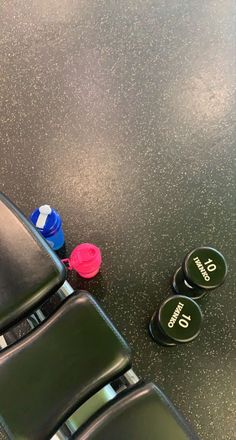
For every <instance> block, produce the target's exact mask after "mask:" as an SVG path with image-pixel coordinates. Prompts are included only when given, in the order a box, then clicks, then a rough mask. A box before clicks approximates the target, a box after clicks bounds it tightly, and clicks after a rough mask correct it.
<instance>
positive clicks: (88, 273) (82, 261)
mask: <svg viewBox="0 0 236 440" xmlns="http://www.w3.org/2000/svg"><path fill="white" fill-rule="evenodd" d="M101 263H102V256H101V251H100V249H99V248H98V247H97V246H95V245H94V244H91V243H82V244H79V245H78V246H76V247H75V249H74V250H73V251H72V253H71V255H70V258H69V264H70V267H71V269H74V270H76V271H77V272H78V273H79V274H80V276H81V277H83V278H92V277H94V276H95V275H97V273H98V272H99V269H100V266H101Z"/></svg>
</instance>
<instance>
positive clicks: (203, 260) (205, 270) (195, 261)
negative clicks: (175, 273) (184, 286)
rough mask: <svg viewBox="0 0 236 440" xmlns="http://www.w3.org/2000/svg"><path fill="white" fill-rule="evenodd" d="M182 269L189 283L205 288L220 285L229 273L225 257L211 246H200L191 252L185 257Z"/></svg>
mask: <svg viewBox="0 0 236 440" xmlns="http://www.w3.org/2000/svg"><path fill="white" fill-rule="evenodd" d="M182 269H183V275H184V277H185V278H186V281H187V282H189V284H191V285H192V286H193V287H195V286H196V287H199V288H201V289H204V290H211V289H215V288H216V287H218V286H220V285H221V284H222V283H223V282H224V279H225V277H226V274H227V264H226V261H225V258H224V257H223V255H222V254H221V253H220V252H219V251H217V250H216V249H213V248H211V247H200V248H197V249H194V250H193V251H192V252H190V253H189V254H188V255H187V256H186V257H185V259H184V262H183V267H182Z"/></svg>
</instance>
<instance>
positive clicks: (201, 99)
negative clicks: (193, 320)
mask: <svg viewBox="0 0 236 440" xmlns="http://www.w3.org/2000/svg"><path fill="white" fill-rule="evenodd" d="M235 38H236V4H235V1H234V0H214V1H213V0H212V1H211V0H209V1H202V0H188V1H183V0H171V1H170V0H166V1H164V0H124V1H123V0H120V1H119V2H118V1H115V0H113V1H112V0H110V1H109V0H107V1H105V0H104V1H103V0H96V1H95V0H94V1H90V0H81V1H79V0H74V1H72V0H71V1H67V0H35V1H33V2H32V1H28V0H11V1H3V2H2V4H1V8H0V65H1V68H0V69H1V75H0V102H1V108H0V124H1V126H0V151H1V162H0V172H1V178H0V189H1V190H2V191H3V192H5V193H6V194H7V195H8V196H9V197H10V198H12V200H13V201H15V203H16V204H17V205H18V206H19V207H20V208H21V209H22V210H23V211H24V212H25V213H26V214H29V213H30V211H31V210H32V209H34V208H35V206H38V205H39V204H42V203H50V204H52V205H53V206H54V207H55V208H57V209H58V210H59V212H60V213H61V215H62V217H63V220H64V230H65V235H66V241H67V250H68V252H69V251H71V250H72V248H73V246H75V245H76V244H77V243H78V242H81V241H91V242H95V243H96V244H98V245H99V246H101V248H102V252H103V259H104V263H103V267H102V272H101V274H100V275H99V276H98V277H97V278H96V279H94V280H92V281H90V282H83V281H82V280H79V279H77V278H76V277H75V276H74V277H72V279H71V282H72V284H73V286H74V287H77V288H78V287H85V288H87V289H89V290H90V291H91V293H93V294H94V295H95V296H96V297H97V298H98V299H99V300H100V302H101V304H102V305H103V307H104V309H105V310H106V311H107V313H108V314H109V315H110V317H111V318H112V319H113V321H114V322H115V324H117V326H118V328H119V329H120V330H121V331H122V332H123V334H124V335H125V336H126V338H127V340H128V341H129V342H130V344H131V346H132V347H133V353H134V369H135V371H136V372H137V373H138V374H139V375H140V376H142V377H144V378H146V379H147V380H153V381H155V382H156V383H157V384H159V385H160V386H161V387H162V388H163V389H164V391H165V392H166V393H167V394H168V395H169V396H170V397H171V398H172V400H173V401H174V403H175V404H176V405H177V406H178V407H179V408H180V409H181V410H182V412H183V413H184V414H185V415H186V417H187V418H188V419H189V420H190V421H191V423H192V424H193V426H194V427H195V429H196V430H197V432H198V433H199V435H200V437H201V438H202V439H204V440H232V439H234V438H235V432H236V426H235V411H236V408H235V395H234V390H235V382H236V380H235V370H236V362H235V358H236V350H235V334H234V335H233V329H234V328H235V305H236V299H235V276H234V275H235V274H234V271H235V235H234V234H235V229H234V226H235V217H234V216H235V180H234V168H233V159H234V158H235V135H236V109H235V73H236V59H235V54H236V47H235V41H236V39H235ZM201 244H211V245H213V246H216V247H218V248H219V249H220V250H221V251H222V252H223V253H224V254H225V256H226V258H227V260H228V263H229V275H228V279H227V281H226V283H225V285H224V286H223V287H221V288H220V289H218V290H217V291H216V292H214V293H211V294H210V295H208V297H207V298H204V300H202V301H201V304H202V308H203V311H204V314H205V322H204V328H203V330H202V332H201V335H200V337H199V339H198V340H196V341H195V342H193V343H192V344H188V345H187V344H186V345H184V346H178V347H176V348H171V349H168V348H161V347H159V346H157V345H155V343H154V342H152V340H151V339H150V338H149V336H148V332H147V324H148V321H149V318H150V316H151V315H152V313H153V311H154V309H155V307H156V305H157V304H158V302H159V301H160V300H161V299H163V298H164V297H165V296H166V295H167V293H168V292H169V291H170V277H171V275H172V273H173V271H174V269H175V268H176V267H177V266H178V265H179V264H180V262H181V260H182V258H183V256H184V254H185V252H186V251H187V250H189V249H191V248H192V247H194V246H195V245H201Z"/></svg>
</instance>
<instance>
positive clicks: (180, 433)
mask: <svg viewBox="0 0 236 440" xmlns="http://www.w3.org/2000/svg"><path fill="white" fill-rule="evenodd" d="M72 438H73V440H88V439H89V440H106V439H107V440H108V439H112V440H121V439H122V440H190V439H191V440H197V437H196V436H195V434H193V432H192V431H191V429H190V427H189V426H188V424H187V423H186V422H185V420H184V419H183V417H181V416H180V414H179V413H178V412H177V411H176V409H175V407H174V406H173V404H172V403H171V402H170V401H169V400H168V399H167V397H166V396H165V395H164V394H163V393H162V392H161V391H160V390H159V388H157V387H156V386H155V385H153V384H147V385H144V384H138V385H137V386H135V387H132V388H130V389H128V390H127V391H124V392H122V393H120V394H119V395H118V396H117V397H116V398H115V399H114V400H113V401H111V402H109V403H108V404H107V405H106V406H105V407H104V408H102V409H101V410H100V411H98V413H97V414H95V415H94V417H92V418H91V419H90V420H89V421H88V422H87V423H86V424H85V425H84V426H83V427H81V428H80V429H79V430H78V431H77V433H76V434H74V436H73V437H72Z"/></svg>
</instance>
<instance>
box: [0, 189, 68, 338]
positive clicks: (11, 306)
mask: <svg viewBox="0 0 236 440" xmlns="http://www.w3.org/2000/svg"><path fill="white" fill-rule="evenodd" d="M65 275H66V274H65V268H64V266H63V264H62V263H61V262H60V260H59V258H58V257H57V255H56V254H55V253H54V252H53V251H52V249H51V248H50V246H49V245H48V244H47V242H46V241H45V240H44V238H43V237H41V235H40V234H39V233H38V232H37V230H36V229H35V227H34V226H33V225H32V224H31V223H30V222H29V221H28V220H27V219H26V218H25V217H24V215H23V214H22V213H21V212H20V211H19V210H18V209H17V208H16V207H15V206H14V204H13V203H12V202H10V200H8V199H7V198H6V197H5V196H4V195H3V194H2V193H0V334H1V333H3V332H4V331H6V330H7V329H8V328H9V327H10V326H12V325H13V324H15V323H17V321H18V320H20V319H22V318H23V317H25V316H26V315H27V314H29V312H30V311H31V310H33V309H34V308H35V307H37V306H38V305H40V303H42V302H43V301H44V300H45V299H46V297H47V296H49V295H50V294H52V293H53V292H54V291H56V290H57V289H58V288H59V287H60V286H61V285H62V284H63V282H64V280H65Z"/></svg>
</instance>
